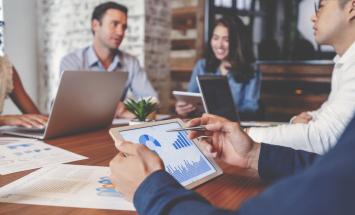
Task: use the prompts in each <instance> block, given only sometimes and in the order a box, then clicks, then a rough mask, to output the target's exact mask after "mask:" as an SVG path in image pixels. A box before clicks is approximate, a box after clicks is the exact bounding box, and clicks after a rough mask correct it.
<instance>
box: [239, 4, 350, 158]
mask: <svg viewBox="0 0 355 215" xmlns="http://www.w3.org/2000/svg"><path fill="white" fill-rule="evenodd" d="M338 6H339V7H338ZM353 10H354V6H353V3H352V1H347V0H336V1H335V0H322V1H320V2H319V4H318V3H315V15H314V16H313V18H312V21H313V23H314V26H313V29H314V35H315V39H316V41H317V42H318V44H322V45H331V46H333V48H334V49H335V52H336V53H337V56H336V57H335V58H334V63H335V66H334V70H333V73H332V79H331V92H330V94H329V97H328V99H327V100H326V101H325V102H324V103H323V104H322V106H321V107H320V108H319V109H317V110H313V111H308V112H303V113H300V114H299V115H297V116H295V117H293V118H292V119H291V124H287V125H281V126H277V127H267V128H249V129H246V131H247V133H248V134H249V136H250V137H251V138H253V139H254V140H255V141H257V142H267V143H270V144H275V145H282V146H288V147H292V148H294V149H301V150H305V151H309V152H315V153H320V154H323V153H325V152H327V151H328V150H329V149H331V148H332V147H334V145H335V144H336V142H337V141H338V139H339V137H340V135H341V134H342V133H343V131H344V129H345V128H346V126H347V124H348V123H349V121H350V120H351V118H352V116H353V114H354V113H355V72H354V71H355V43H354V40H355V39H354V38H355V34H354V18H353V17H351V15H352V14H353V13H354V11H353Z"/></svg>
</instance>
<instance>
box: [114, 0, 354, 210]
mask: <svg viewBox="0 0 355 215" xmlns="http://www.w3.org/2000/svg"><path fill="white" fill-rule="evenodd" d="M313 21H314V23H315V26H314V29H315V36H316V38H317V41H319V42H321V43H327V44H328V43H330V44H334V46H335V48H336V52H337V53H339V54H341V53H344V52H345V51H346V47H348V43H349V42H352V41H355V32H354V30H355V0H321V1H320V7H319V8H318V10H317V12H316V15H315V16H314V17H313ZM197 125H206V129H207V131H205V132H196V131H194V132H191V133H190V134H189V137H190V138H197V137H201V136H208V138H204V139H203V140H201V141H200V143H201V145H202V148H203V149H204V151H205V153H206V154H207V155H210V156H212V157H214V158H216V159H219V160H222V161H224V162H226V163H228V164H230V165H236V166H239V167H242V168H246V169H250V170H254V171H257V173H258V174H259V176H260V178H261V179H263V180H267V181H277V183H275V184H274V185H273V186H270V187H269V188H268V189H267V190H265V192H263V193H262V194H261V195H260V196H258V197H255V198H253V199H251V200H249V201H247V202H246V203H245V204H244V205H243V206H242V207H241V208H240V209H239V211H234V212H233V211H227V210H223V209H219V208H216V207H214V206H212V205H211V204H210V203H208V202H207V201H206V200H205V199H204V198H202V197H201V196H199V195H198V194H197V193H195V192H193V191H189V190H186V189H184V188H183V187H182V186H181V185H180V184H179V183H178V182H177V181H176V180H175V179H174V178H173V177H172V176H171V175H169V174H168V173H167V172H165V171H164V164H163V163H162V161H161V160H160V158H159V157H158V156H157V155H156V154H155V153H153V152H151V151H150V150H149V149H148V148H147V147H145V146H144V145H139V144H133V143H129V142H124V141H123V142H120V143H117V145H118V149H119V151H120V152H119V154H118V155H117V156H116V157H115V158H114V159H113V160H112V161H111V163H110V168H111V173H112V175H111V179H112V181H113V183H114V184H115V186H116V188H117V190H119V191H120V192H121V193H123V194H124V195H125V196H126V198H128V199H131V200H133V202H134V205H135V207H136V209H137V211H138V213H139V214H273V215H275V214H283V215H284V214H355V204H354V195H355V184H354V182H355V168H354V167H353V166H354V163H355V156H354V154H355V118H353V119H352V121H351V122H350V124H349V125H348V127H347V129H346V130H345V132H344V133H343V135H342V137H341V138H340V139H339V141H338V143H337V144H336V146H335V147H334V148H333V149H331V150H330V151H329V152H328V153H327V154H325V155H323V156H319V155H317V154H314V153H310V152H305V151H300V150H298V151H297V150H293V149H291V148H287V147H282V146H276V145H268V144H264V143H257V142H255V141H253V140H252V139H251V138H250V137H249V136H248V135H247V134H246V133H244V131H243V130H242V129H241V128H240V126H239V124H238V123H235V122H230V121H228V120H226V119H223V118H220V117H216V116H212V115H208V114H206V115H203V116H202V117H201V118H197V119H194V120H192V121H190V122H189V123H188V124H187V126H189V127H190V126H197ZM282 178H284V179H282Z"/></svg>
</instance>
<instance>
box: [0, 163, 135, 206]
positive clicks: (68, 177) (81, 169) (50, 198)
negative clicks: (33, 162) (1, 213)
mask: <svg viewBox="0 0 355 215" xmlns="http://www.w3.org/2000/svg"><path fill="white" fill-rule="evenodd" d="M109 175H110V170H109V168H108V167H99V166H81V165H69V164H58V165H53V166H47V167H44V168H42V169H40V170H37V171H35V172H33V173H31V174H29V175H27V176H25V177H23V178H21V179H19V180H17V181H15V182H13V183H11V184H8V185H6V186H4V187H2V188H0V202H7V203H18V204H33V205H49V206H62V207H78V208H95V209H111V210H134V206H133V204H132V203H130V202H128V201H126V200H125V199H124V198H123V197H122V195H121V194H120V193H119V192H117V191H116V190H115V189H114V187H113V185H112V183H111V181H110V179H109V177H108V176H109Z"/></svg>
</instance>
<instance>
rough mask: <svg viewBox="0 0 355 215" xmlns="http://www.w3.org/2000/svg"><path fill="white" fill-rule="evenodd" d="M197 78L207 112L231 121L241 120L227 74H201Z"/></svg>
mask: <svg viewBox="0 0 355 215" xmlns="http://www.w3.org/2000/svg"><path fill="white" fill-rule="evenodd" d="M196 78H197V83H198V87H199V89H200V92H201V94H202V103H203V107H204V109H205V112H206V113H211V114H214V115H217V116H221V117H224V118H226V119H229V120H231V121H239V120H240V118H239V113H238V110H237V107H235V105H234V102H233V96H232V92H231V90H230V87H229V83H228V79H227V77H226V76H221V75H199V76H197V77H196Z"/></svg>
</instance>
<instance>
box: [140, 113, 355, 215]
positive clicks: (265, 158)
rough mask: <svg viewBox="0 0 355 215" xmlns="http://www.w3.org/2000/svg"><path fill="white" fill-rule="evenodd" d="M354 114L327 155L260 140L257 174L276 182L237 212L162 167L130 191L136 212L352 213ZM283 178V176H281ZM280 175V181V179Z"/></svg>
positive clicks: (278, 214) (323, 214)
mask: <svg viewBox="0 0 355 215" xmlns="http://www.w3.org/2000/svg"><path fill="white" fill-rule="evenodd" d="M354 140H355V118H354V119H353V120H352V122H351V123H350V124H349V126H348V127H347V129H346V131H345V132H344V133H343V135H342V137H341V138H340V140H339V142H338V143H337V145H336V146H335V147H334V148H333V149H331V150H330V151H329V152H328V153H327V154H325V155H322V156H319V155H317V154H314V153H309V152H305V151H297V150H293V149H290V148H286V147H283V146H277V145H267V144H262V146H261V150H260V157H259V175H260V177H261V178H262V179H264V180H276V179H278V180H277V183H275V184H274V185H273V186H270V187H269V188H268V189H266V190H265V191H264V192H263V193H261V194H260V195H259V196H257V197H255V198H252V199H250V200H249V201H247V202H245V203H244V204H243V205H242V207H241V208H240V209H239V211H227V210H223V209H220V208H216V207H214V206H213V205H211V204H210V203H209V202H207V201H206V200H205V199H204V198H203V197H201V196H200V195H198V194H197V193H195V192H193V191H190V190H186V189H184V188H183V187H182V186H181V185H180V184H179V183H178V182H177V181H176V180H175V179H174V178H173V177H172V176H170V175H169V174H168V173H167V172H165V171H157V172H154V173H152V174H151V175H150V176H148V177H147V178H146V179H145V180H144V181H143V182H142V184H141V185H140V186H139V187H138V189H137V191H136V192H135V195H134V199H133V201H134V205H135V207H136V209H137V211H138V213H139V214H176V215H180V214H235V215H236V214H240V215H242V214H249V215H257V214H259V215H260V214H273V215H284V214H288V215H293V214H294V215H299V214H302V215H308V214H309V215H311V214H312V215H313V214H322V215H333V214H355V204H354V195H355V168H354V163H355V156H354V154H355V144H354ZM282 178H283V179H282ZM281 179H282V180H281Z"/></svg>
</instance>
